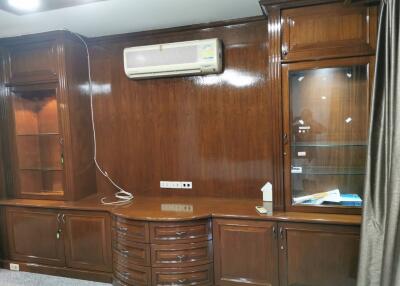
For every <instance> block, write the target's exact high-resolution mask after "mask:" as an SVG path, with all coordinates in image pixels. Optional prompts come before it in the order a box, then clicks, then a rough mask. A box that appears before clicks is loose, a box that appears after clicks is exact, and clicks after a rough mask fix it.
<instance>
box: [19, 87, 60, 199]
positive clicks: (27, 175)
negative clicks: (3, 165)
mask: <svg viewBox="0 0 400 286" xmlns="http://www.w3.org/2000/svg"><path fill="white" fill-rule="evenodd" d="M12 98H13V100H12V105H13V111H14V123H15V124H14V125H15V137H16V138H15V143H16V144H15V145H16V147H15V148H16V156H17V158H16V161H17V163H16V165H17V166H16V174H17V176H18V178H17V179H18V182H19V185H18V189H19V190H18V192H19V193H20V194H21V195H24V194H25V195H28V196H29V195H36V196H37V195H43V196H46V195H47V196H48V195H54V196H62V195H63V185H64V184H63V180H64V179H63V178H64V177H63V174H64V173H63V164H64V159H63V146H62V143H63V141H62V137H61V135H60V128H59V121H58V104H57V99H56V90H55V89H54V90H52V89H49V90H33V91H26V90H24V91H18V92H17V91H14V92H13V97H12Z"/></svg>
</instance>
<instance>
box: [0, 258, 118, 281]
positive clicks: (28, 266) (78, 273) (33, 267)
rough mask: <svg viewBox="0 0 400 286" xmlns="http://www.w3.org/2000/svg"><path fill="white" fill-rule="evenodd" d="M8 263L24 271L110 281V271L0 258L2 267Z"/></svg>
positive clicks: (7, 267)
mask: <svg viewBox="0 0 400 286" xmlns="http://www.w3.org/2000/svg"><path fill="white" fill-rule="evenodd" d="M10 263H16V264H19V270H20V271H24V272H32V273H40V274H46V275H52V276H61V277H67V278H75V279H82V280H89V281H96V282H104V283H112V273H107V272H98V271H89V270H79V269H72V268H67V267H58V266H49V265H42V264H36V263H27V262H19V261H10V260H0V265H1V267H2V268H4V269H10Z"/></svg>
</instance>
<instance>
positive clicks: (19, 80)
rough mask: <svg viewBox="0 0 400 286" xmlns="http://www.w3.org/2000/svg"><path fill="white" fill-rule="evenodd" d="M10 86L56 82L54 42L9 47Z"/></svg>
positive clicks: (55, 50) (56, 70) (56, 68)
mask: <svg viewBox="0 0 400 286" xmlns="http://www.w3.org/2000/svg"><path fill="white" fill-rule="evenodd" d="M9 51H10V52H9V60H10V63H9V64H10V69H9V71H10V74H9V82H10V83H11V84H25V83H35V82H48V81H56V80H57V79H58V78H57V73H58V64H57V49H56V42H55V41H47V42H40V43H31V44H26V45H18V46H16V47H15V46H11V47H9Z"/></svg>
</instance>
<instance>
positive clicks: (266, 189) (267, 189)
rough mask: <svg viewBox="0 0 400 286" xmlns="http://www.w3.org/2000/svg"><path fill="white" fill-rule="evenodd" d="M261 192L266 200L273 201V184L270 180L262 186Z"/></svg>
mask: <svg viewBox="0 0 400 286" xmlns="http://www.w3.org/2000/svg"><path fill="white" fill-rule="evenodd" d="M261 192H262V193H263V201H264V202H272V184H271V183H270V182H267V183H266V184H265V185H264V186H263V187H262V188H261Z"/></svg>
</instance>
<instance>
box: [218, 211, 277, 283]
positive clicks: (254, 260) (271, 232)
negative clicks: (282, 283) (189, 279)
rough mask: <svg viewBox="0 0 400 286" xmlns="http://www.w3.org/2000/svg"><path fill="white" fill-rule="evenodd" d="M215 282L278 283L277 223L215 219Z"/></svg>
mask: <svg viewBox="0 0 400 286" xmlns="http://www.w3.org/2000/svg"><path fill="white" fill-rule="evenodd" d="M213 233H214V240H213V241H214V250H215V261H214V264H215V285H221V286H228V285H232V286H233V285H264V286H270V285H271V286H275V285H278V284H279V282H278V249H277V245H278V244H277V225H276V223H274V222H266V221H248V220H230V219H215V220H214V222H213Z"/></svg>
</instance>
